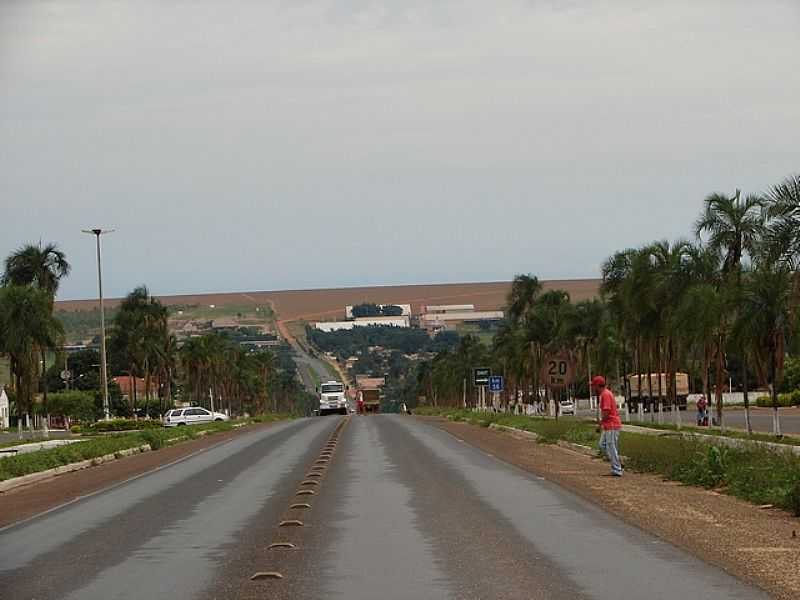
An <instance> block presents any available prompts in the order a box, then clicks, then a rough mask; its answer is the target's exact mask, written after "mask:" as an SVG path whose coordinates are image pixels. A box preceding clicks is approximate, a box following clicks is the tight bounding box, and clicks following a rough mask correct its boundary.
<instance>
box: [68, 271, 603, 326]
mask: <svg viewBox="0 0 800 600" xmlns="http://www.w3.org/2000/svg"><path fill="white" fill-rule="evenodd" d="M542 283H543V284H544V289H545V290H548V289H557V288H558V289H564V290H566V291H568V292H569V293H570V295H571V297H572V300H573V301H576V302H577V301H580V300H586V299H588V298H593V297H595V296H597V294H598V288H599V285H600V282H599V280H596V279H574V280H560V281H544V282H542ZM510 288H511V282H508V281H503V282H491V283H448V284H436V285H398V286H372V287H354V288H338V289H320V290H286V291H263V292H247V293H245V292H231V293H225V294H196V295H186V296H160V297H159V299H160V300H161V302H163V303H164V304H166V305H168V306H176V305H184V306H197V307H201V306H204V307H208V306H210V305H212V304H213V305H214V306H215V307H216V309H223V307H234V308H236V307H238V308H241V307H245V306H249V307H256V306H272V307H273V308H274V310H275V312H276V313H277V315H276V316H277V318H279V319H281V320H284V321H296V320H299V319H305V320H307V321H312V320H317V319H334V318H343V317H344V307H345V306H346V305H348V304H360V303H362V302H373V303H380V304H387V303H388V304H411V305H412V309H413V311H414V312H419V311H420V307H422V306H424V305H426V304H463V303H470V304H474V305H475V307H476V308H477V309H478V310H494V309H499V308H502V307H503V306H504V305H505V302H506V296H507V295H508V292H509V290H510ZM118 303H119V300H118V299H117V300H114V299H111V300H109V301H108V306H110V307H113V306H114V305H115V304H118ZM95 306H96V301H95V300H66V301H59V302H57V303H56V307H57V309H60V310H82V311H83V310H91V309H92V308H94V307H95ZM216 309H215V310H216ZM224 310H226V311H227V310H229V309H228V308H225V309H224ZM234 312H235V311H234ZM198 314H205V313H204V311H200V312H199V313H198ZM217 314H219V313H217Z"/></svg>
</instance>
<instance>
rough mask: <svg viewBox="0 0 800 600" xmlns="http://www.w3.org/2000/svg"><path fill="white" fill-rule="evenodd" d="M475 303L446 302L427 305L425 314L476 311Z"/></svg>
mask: <svg viewBox="0 0 800 600" xmlns="http://www.w3.org/2000/svg"><path fill="white" fill-rule="evenodd" d="M474 311H475V305H474V304H444V305H441V306H426V307H425V314H448V313H463V312H474Z"/></svg>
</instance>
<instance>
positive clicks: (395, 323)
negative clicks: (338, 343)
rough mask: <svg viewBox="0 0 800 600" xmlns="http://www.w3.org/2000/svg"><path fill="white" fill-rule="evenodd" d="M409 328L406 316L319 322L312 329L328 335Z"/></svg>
mask: <svg viewBox="0 0 800 600" xmlns="http://www.w3.org/2000/svg"><path fill="white" fill-rule="evenodd" d="M374 326H384V327H410V326H411V322H410V319H409V317H408V316H402V317H363V318H361V319H356V320H355V321H321V322H319V323H314V329H319V330H320V331H325V332H328V333H330V332H331V331H342V330H346V329H353V328H354V327H374Z"/></svg>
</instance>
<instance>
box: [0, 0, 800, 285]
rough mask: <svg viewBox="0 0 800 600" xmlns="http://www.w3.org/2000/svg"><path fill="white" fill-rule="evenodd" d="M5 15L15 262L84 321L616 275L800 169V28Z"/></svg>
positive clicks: (1, 141)
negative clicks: (101, 281)
mask: <svg viewBox="0 0 800 600" xmlns="http://www.w3.org/2000/svg"><path fill="white" fill-rule="evenodd" d="M766 4H768V5H769V6H768V7H765V3H757V4H753V3H749V2H744V1H725V2H723V1H722V0H707V1H699V2H688V1H679V2H671V3H662V4H655V3H642V2H634V1H632V0H630V1H627V0H618V1H611V0H608V1H604V2H591V3H589V2H577V1H573V2H557V1H555V0H553V1H550V2H540V1H511V0H509V1H506V2H497V3H492V4H491V5H488V4H486V3H485V2H478V1H469V0H468V1H463V2H454V1H452V2H451V1H445V2H437V3H430V2H421V1H410V2H403V3H399V2H386V1H383V2H381V1H377V0H376V1H372V0H363V1H360V2H359V1H350V2H343V1H336V2H335V1H333V0H331V1H316V0H307V1H292V2H288V1H284V2H263V3H262V2H245V1H240V2H229V3H219V2H170V3H164V2H133V1H122V2H113V3H110V2H89V1H84V2H75V3H69V4H67V3H31V2H17V3H6V4H4V5H3V6H2V8H0V40H2V41H0V108H1V109H2V110H0V157H2V161H0V217H1V218H2V221H3V222H4V223H8V222H11V221H13V222H14V226H13V228H11V229H7V230H6V231H5V234H4V236H3V238H2V242H0V251H3V250H6V251H7V250H9V249H11V248H12V247H14V246H15V245H17V244H20V243H22V242H24V241H29V240H37V239H39V238H40V237H42V238H45V239H53V240H56V241H59V242H60V243H61V244H62V245H63V246H64V247H65V248H66V249H67V251H68V253H69V255H70V257H72V258H73V263H75V268H74V271H73V273H74V274H73V276H72V277H71V278H70V279H69V281H67V282H65V284H64V289H63V295H64V296H65V297H85V296H91V295H92V294H93V293H94V287H93V285H94V283H93V264H92V261H91V258H92V254H91V251H92V248H91V247H87V246H90V244H89V241H90V240H86V239H83V237H82V236H81V235H80V234H79V230H80V228H81V227H86V226H87V225H93V224H95V223H99V224H102V225H107V226H113V227H116V228H117V229H118V232H117V233H115V234H114V236H113V237H110V238H109V240H108V243H107V251H108V261H107V264H108V269H109V271H110V275H109V289H110V290H111V291H112V293H115V294H122V293H124V292H125V291H127V290H128V289H129V288H131V287H133V286H134V285H135V284H137V283H140V282H145V283H148V284H150V285H151V287H152V288H153V289H154V291H156V292H159V293H165V292H173V291H174V292H177V291H186V292H189V291H201V290H225V289H249V288H279V287H316V286H329V285H344V284H357V283H393V282H398V283H400V282H415V281H420V282H431V281H454V280H465V279H499V278H509V277H511V276H512V275H513V274H514V273H515V272H518V271H526V272H527V271H533V272H538V273H541V274H542V275H544V276H552V277H558V276H562V277H563V276H592V275H596V274H597V272H598V265H599V264H600V262H601V261H602V260H603V258H605V256H606V255H607V254H609V253H610V252H612V251H614V250H615V249H617V248H618V247H622V246H626V245H630V244H637V243H642V242H645V241H649V240H650V239H654V238H663V237H667V238H670V237H677V236H680V235H686V234H687V233H688V231H689V228H690V224H691V222H692V221H693V219H694V217H695V215H696V213H697V210H698V207H699V203H700V200H701V199H702V197H703V196H704V195H705V194H706V193H708V192H711V191H714V190H717V189H722V190H728V189H733V188H734V187H742V188H744V189H745V190H747V191H757V190H758V189H762V188H764V187H766V186H767V185H769V184H770V183H772V182H773V181H775V180H776V179H779V178H780V177H782V176H783V175H785V174H787V173H789V172H791V171H793V170H796V168H797V153H796V148H795V147H794V142H793V140H792V138H791V136H788V135H786V132H787V131H791V130H792V128H796V125H797V123H798V122H800V108H799V107H798V106H799V105H798V103H797V102H796V98H797V96H798V93H799V92H800V80H799V79H798V78H793V77H791V74H792V73H793V72H794V70H795V66H796V58H795V57H796V56H797V55H799V54H800V40H798V37H797V36H796V35H795V34H796V30H797V22H798V17H800V12H798V8H797V5H796V4H795V3H794V2H789V1H786V2H784V1H778V0H776V1H774V2H767V3H766Z"/></svg>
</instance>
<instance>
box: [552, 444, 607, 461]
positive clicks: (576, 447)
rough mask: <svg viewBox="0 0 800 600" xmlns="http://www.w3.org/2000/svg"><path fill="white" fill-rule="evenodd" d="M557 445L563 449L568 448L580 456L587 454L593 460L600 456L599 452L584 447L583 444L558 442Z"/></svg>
mask: <svg viewBox="0 0 800 600" xmlns="http://www.w3.org/2000/svg"><path fill="white" fill-rule="evenodd" d="M556 444H557V445H558V446H560V447H562V448H566V449H567V450H572V451H573V452H578V453H579V454H585V455H586V456H589V457H591V458H597V457H598V456H599V455H598V453H597V450H595V449H594V448H592V447H590V446H584V445H582V444H576V443H574V442H568V441H566V440H558V442H556Z"/></svg>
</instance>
